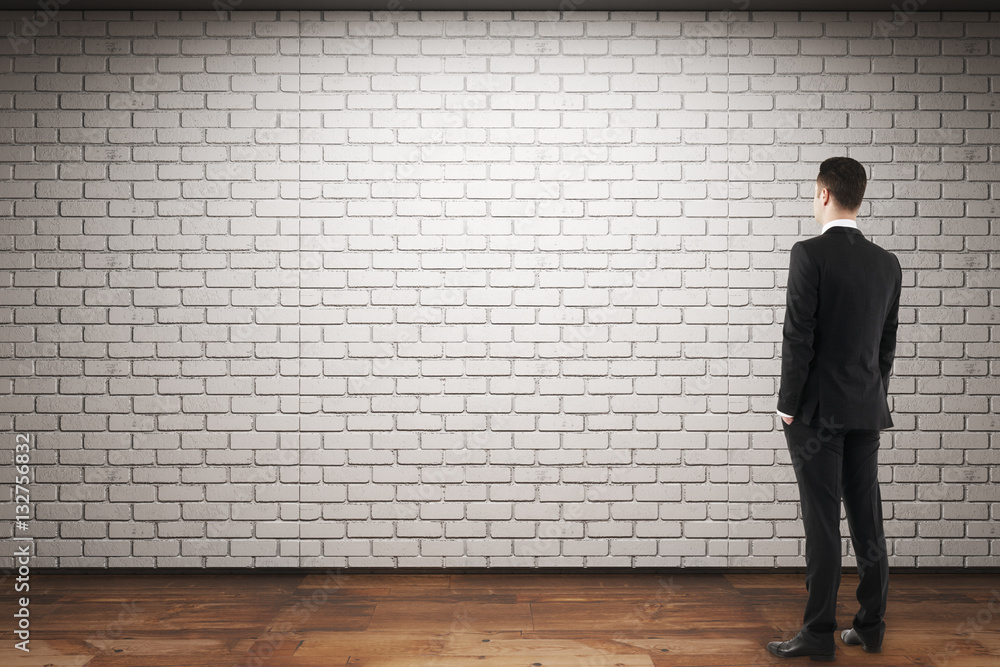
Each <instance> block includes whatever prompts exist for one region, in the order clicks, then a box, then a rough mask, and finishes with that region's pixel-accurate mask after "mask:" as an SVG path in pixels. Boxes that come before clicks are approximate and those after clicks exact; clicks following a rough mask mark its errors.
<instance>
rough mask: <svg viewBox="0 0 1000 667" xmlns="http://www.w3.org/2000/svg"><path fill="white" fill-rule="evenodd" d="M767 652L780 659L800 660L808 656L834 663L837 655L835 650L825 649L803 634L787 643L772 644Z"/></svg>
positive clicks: (812, 658)
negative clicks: (801, 657) (800, 657)
mask: <svg viewBox="0 0 1000 667" xmlns="http://www.w3.org/2000/svg"><path fill="white" fill-rule="evenodd" d="M767 650H768V651H770V652H771V653H772V654H773V655H776V656H778V657H779V658H798V657H799V656H803V655H808V656H809V658H810V659H811V660H823V661H827V662H829V661H833V660H836V655H835V654H834V652H833V649H827V648H823V647H821V646H819V645H817V644H816V643H815V642H812V641H810V640H808V639H806V638H805V637H803V636H802V633H801V632H800V633H799V634H797V635H795V636H794V637H792V638H791V639H789V640H788V641H786V642H771V643H769V644H768V645H767Z"/></svg>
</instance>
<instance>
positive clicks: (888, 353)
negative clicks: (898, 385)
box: [878, 259, 902, 394]
mask: <svg viewBox="0 0 1000 667" xmlns="http://www.w3.org/2000/svg"><path fill="white" fill-rule="evenodd" d="M896 267H897V270H898V271H899V273H900V283H899V286H897V287H896V294H895V296H894V297H893V301H892V305H891V306H889V313H888V314H887V315H886V318H885V324H884V325H882V340H881V342H880V343H879V348H878V367H879V372H880V373H881V374H882V385H883V386H884V387H885V393H886V394H888V393H889V376H890V375H891V373H892V360H893V359H894V358H895V355H896V329H897V328H898V326H899V294H900V291H901V289H902V269H901V268H900V267H899V260H898V259H897V260H896Z"/></svg>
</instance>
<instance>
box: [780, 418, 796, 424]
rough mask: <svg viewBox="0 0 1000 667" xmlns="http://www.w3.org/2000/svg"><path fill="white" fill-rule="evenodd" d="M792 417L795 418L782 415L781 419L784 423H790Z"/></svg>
mask: <svg viewBox="0 0 1000 667" xmlns="http://www.w3.org/2000/svg"><path fill="white" fill-rule="evenodd" d="M794 419H795V417H782V418H781V421H783V422H785V423H786V424H791V423H792V420H794Z"/></svg>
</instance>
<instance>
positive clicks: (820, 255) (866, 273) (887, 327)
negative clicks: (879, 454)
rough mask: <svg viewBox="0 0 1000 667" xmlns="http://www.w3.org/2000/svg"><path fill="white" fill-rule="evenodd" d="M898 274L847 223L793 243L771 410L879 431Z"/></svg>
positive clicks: (888, 257)
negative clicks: (775, 403) (777, 381)
mask: <svg viewBox="0 0 1000 667" xmlns="http://www.w3.org/2000/svg"><path fill="white" fill-rule="evenodd" d="M902 280H903V272H902V269H901V267H900V265H899V260H898V259H897V258H896V256H895V255H894V254H892V253H891V252H889V251H887V250H884V249H883V248H881V247H879V246H877V245H875V244H874V243H872V242H871V241H869V240H868V239H866V238H865V237H864V234H862V233H861V231H860V230H858V229H854V228H852V227H836V226H835V227H830V228H829V229H827V230H826V232H824V233H823V234H821V235H819V236H815V237H813V238H811V239H807V240H805V241H798V242H796V243H795V244H794V245H793V246H792V249H791V256H790V260H789V266H788V291H787V294H786V304H785V322H784V325H783V330H782V343H781V385H780V387H779V389H778V410H779V411H780V412H784V413H785V414H789V415H792V416H793V417H795V418H796V419H799V420H801V421H802V423H804V424H806V425H808V426H825V427H826V428H828V429H832V428H847V429H851V428H859V429H884V428H889V427H891V426H893V423H892V417H891V416H890V415H889V403H888V393H889V376H890V374H891V371H892V362H893V358H894V356H895V352H896V327H897V324H898V314H899V294H900V290H901V289H902Z"/></svg>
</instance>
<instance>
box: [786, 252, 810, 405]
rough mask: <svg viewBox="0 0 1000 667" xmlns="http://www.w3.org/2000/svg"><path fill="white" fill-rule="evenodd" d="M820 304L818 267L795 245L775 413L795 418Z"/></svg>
mask: <svg viewBox="0 0 1000 667" xmlns="http://www.w3.org/2000/svg"><path fill="white" fill-rule="evenodd" d="M818 305H819V267H818V266H817V265H816V264H815V263H814V262H813V261H812V258H810V257H809V253H808V252H807V251H806V249H805V247H804V246H803V245H802V242H801V241H799V242H796V243H795V244H794V245H793V246H792V250H791V253H790V257H789V262H788V288H787V290H786V294H785V323H784V327H783V330H782V342H781V384H780V386H779V388H778V410H779V411H781V412H784V413H787V414H790V415H794V414H795V413H796V411H797V410H798V409H799V402H800V401H801V398H802V390H803V388H804V387H805V384H806V378H807V377H808V376H809V362H810V361H812V358H813V355H814V354H815V352H814V350H813V331H814V330H815V328H816V309H817V307H818Z"/></svg>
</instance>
